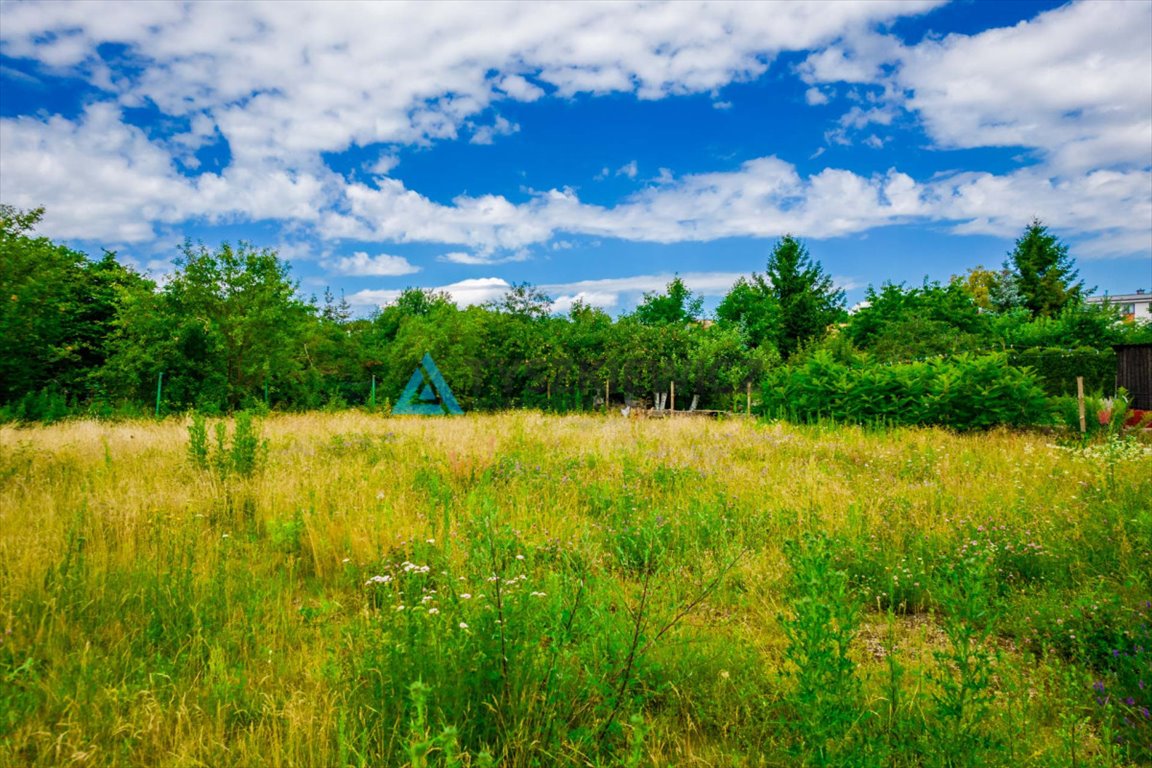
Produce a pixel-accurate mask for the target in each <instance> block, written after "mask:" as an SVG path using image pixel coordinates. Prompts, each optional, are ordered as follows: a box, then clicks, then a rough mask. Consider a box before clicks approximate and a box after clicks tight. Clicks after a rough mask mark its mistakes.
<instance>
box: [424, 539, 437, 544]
mask: <svg viewBox="0 0 1152 768" xmlns="http://www.w3.org/2000/svg"><path fill="white" fill-rule="evenodd" d="M425 543H426V544H435V543H436V539H428V540H427V541H426V542H425Z"/></svg>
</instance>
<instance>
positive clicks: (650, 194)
mask: <svg viewBox="0 0 1152 768" xmlns="http://www.w3.org/2000/svg"><path fill="white" fill-rule="evenodd" d="M935 4H936V3H935V2H934V1H932V0H930V1H926V2H916V3H913V2H900V1H899V0H896V1H893V2H880V3H836V4H819V5H813V4H799V3H789V4H768V5H761V4H755V3H740V4H731V5H721V4H687V3H668V4H647V3H614V4H610V5H605V4H583V3H580V4H577V3H559V4H555V5H552V6H550V7H549V8H548V9H547V12H541V11H540V8H539V7H538V6H534V5H528V4H521V3H505V4H474V3H458V4H451V3H436V4H418V5H416V4H412V5H407V4H400V3H381V4H368V5H362V4H344V3H328V4H315V3H303V2H300V3H288V4H283V3H265V2H249V3H192V4H176V3H131V4H123V3H113V2H108V3H100V2H96V1H95V0H75V1H74V2H66V1H64V0H58V1H54V2H24V3H5V4H3V5H0V13H2V14H3V24H0V50H2V51H3V53H4V54H5V55H6V56H9V57H12V58H14V59H30V60H34V61H35V62H36V64H37V65H38V66H39V68H40V70H42V71H37V72H36V74H37V75H44V76H45V77H49V76H52V75H60V74H64V75H68V76H74V77H81V78H86V79H87V80H88V81H89V82H90V83H92V84H93V85H95V86H96V87H97V88H98V89H101V91H100V92H101V94H102V95H100V96H99V98H104V99H106V100H105V101H103V102H98V103H95V104H92V105H90V106H88V107H87V108H86V110H85V111H84V112H83V114H82V115H80V116H79V117H77V118H76V119H74V120H68V119H65V118H63V117H60V116H37V117H31V116H25V117H7V118H3V119H0V178H3V179H4V187H5V196H6V200H5V202H9V203H12V204H15V205H19V206H22V207H32V206H34V205H38V204H45V205H46V206H47V208H48V217H47V219H46V221H45V223H44V231H45V232H46V233H50V234H51V235H52V236H55V237H69V238H99V239H106V240H111V241H115V242H142V241H147V240H149V239H150V238H153V237H155V235H156V232H157V229H159V228H164V227H167V226H174V225H177V224H179V223H181V222H184V221H187V220H189V219H193V220H207V221H212V222H215V221H222V222H237V221H246V220H247V221H254V220H262V219H274V220H282V221H286V222H290V223H291V224H293V225H300V224H303V225H306V226H307V227H309V228H313V230H314V231H315V232H316V233H318V234H319V235H320V236H321V237H326V238H332V239H355V240H361V241H365V242H431V243H440V244H445V245H448V246H455V247H458V248H459V250H453V251H451V252H450V254H447V255H446V256H445V257H444V258H446V259H447V260H448V261H452V262H455V263H473V264H481V265H490V264H495V263H498V262H499V261H502V260H510V259H512V258H513V257H514V256H515V254H518V253H523V252H524V249H525V248H527V247H529V246H532V245H536V244H541V243H547V242H549V241H550V240H552V239H553V238H554V237H556V236H557V235H561V234H564V233H571V234H578V235H586V236H593V237H613V238H622V239H628V240H635V241H645V242H662V243H663V242H680V241H705V240H711V239H717V238H723V237H736V236H751V237H775V236H778V235H780V234H782V233H784V232H791V233H794V234H798V235H801V236H805V237H814V238H822V237H835V236H842V235H847V234H853V233H859V232H863V231H866V230H868V229H869V228H872V227H876V226H884V225H888V224H894V223H901V222H907V221H940V222H946V223H949V224H951V225H952V226H954V227H955V229H956V231H959V232H995V233H998V234H1003V233H1010V232H1016V231H1018V230H1019V228H1020V227H1021V226H1022V224H1023V223H1026V222H1022V221H1020V220H1018V219H1016V218H1014V215H1012V216H1010V215H1008V214H1006V213H1005V212H1006V211H1017V212H1018V211H1022V210H1023V211H1027V212H1028V213H1029V214H1033V213H1034V214H1036V215H1040V216H1042V217H1044V218H1045V219H1046V220H1050V221H1053V222H1059V224H1060V226H1061V227H1062V228H1063V230H1064V231H1067V232H1072V233H1075V234H1078V235H1081V236H1083V237H1084V238H1086V242H1088V243H1089V244H1090V251H1091V252H1092V253H1098V254H1101V255H1105V254H1115V253H1122V252H1127V253H1133V252H1143V253H1147V248H1146V247H1145V246H1144V245H1143V244H1144V243H1146V242H1147V239H1148V232H1149V230H1150V229H1152V227H1150V226H1149V224H1150V222H1152V216H1150V215H1149V214H1148V207H1149V196H1148V189H1149V186H1150V181H1149V173H1150V170H1149V169H1150V168H1152V53H1150V48H1149V46H1148V44H1147V42H1148V40H1147V31H1148V29H1149V26H1150V25H1152V5H1150V4H1148V3H1125V2H1118V3H1108V2H1091V3H1079V4H1073V5H1069V6H1066V7H1062V8H1059V9H1056V10H1054V11H1050V12H1047V13H1044V14H1041V15H1039V16H1037V17H1036V18H1035V19H1032V20H1031V21H1028V22H1023V23H1021V24H1019V25H1016V26H1015V27H1012V28H1008V29H995V30H989V31H986V32H983V33H980V34H976V35H971V36H967V35H950V36H948V37H945V38H943V39H938V38H931V37H930V38H927V39H926V40H925V41H924V42H921V43H920V44H918V45H915V46H904V45H903V44H902V43H901V42H900V41H899V40H898V39H896V38H895V37H893V36H891V35H888V34H884V33H883V32H880V31H878V28H879V27H881V26H882V25H883V24H885V23H887V22H889V21H891V20H893V19H895V18H896V17H898V16H902V15H908V14H915V13H920V12H922V11H924V10H925V9H928V8H930V7H932V6H933V5H935ZM109 43H112V44H118V45H120V46H123V47H124V49H125V50H126V52H127V54H128V55H129V56H131V57H132V59H133V60H134V62H136V63H137V64H138V65H139V66H134V67H132V68H131V69H124V68H117V67H116V66H115V65H114V64H113V63H112V62H110V61H108V60H106V59H105V58H104V56H105V55H106V51H107V50H109V49H108V46H107V44H109ZM783 51H805V52H809V55H808V56H806V58H805V59H804V60H803V62H802V63H801V64H800V65H799V66H798V67H797V70H796V72H797V74H798V75H799V76H800V78H801V79H802V80H803V81H805V82H806V83H807V84H808V85H809V89H808V91H807V93H806V95H805V99H806V100H807V101H808V102H809V103H811V104H819V103H821V101H822V99H827V94H828V93H829V92H830V90H829V89H828V87H827V86H828V84H831V83H851V84H855V85H854V87H857V86H858V87H859V89H862V90H868V89H871V91H870V92H874V98H873V99H872V100H871V101H869V100H865V101H864V102H863V103H859V104H857V105H856V106H854V107H853V109H851V110H849V111H847V112H846V113H845V115H844V116H843V117H842V119H841V121H840V123H839V127H838V131H839V132H836V131H834V132H832V133H831V134H830V138H831V140H837V137H839V138H842V139H844V140H846V137H847V135H848V133H847V132H849V131H865V132H867V133H868V134H869V135H868V137H866V138H865V139H864V141H865V142H866V143H870V144H872V145H876V144H879V143H882V142H883V141H884V140H885V138H886V137H885V136H884V134H883V132H882V131H881V129H883V128H885V127H887V126H890V125H892V124H894V123H895V122H896V121H897V119H898V118H900V117H901V115H902V112H901V110H908V111H909V113H910V114H912V115H914V116H915V117H916V118H917V119H918V120H920V121H921V123H922V124H923V126H924V128H925V130H926V131H927V133H928V136H929V137H930V139H931V140H932V142H934V144H935V146H936V147H938V148H944V149H947V148H966V147H981V146H1022V147H1027V148H1030V149H1032V150H1034V151H1035V152H1036V155H1037V157H1038V159H1039V160H1040V164H1039V165H1038V166H1036V167H1032V168H1028V169H1025V170H1021V171H1015V172H1011V173H1001V174H987V173H968V174H951V175H946V176H944V177H941V178H932V179H920V180H916V179H913V178H912V177H910V176H909V175H907V174H906V173H904V172H902V171H901V170H900V169H897V168H893V169H890V170H888V171H886V172H883V173H878V174H871V175H861V174H858V173H854V172H851V171H849V170H844V169H836V168H826V169H824V170H822V171H819V172H817V173H813V174H809V175H801V174H800V173H799V172H798V171H797V169H796V168H795V166H793V165H792V164H790V163H788V162H786V161H784V160H782V159H780V158H777V157H760V158H754V159H751V160H748V161H747V162H745V163H744V164H743V165H741V166H740V167H738V168H737V169H735V170H728V171H724V172H718V173H697V174H689V175H677V174H675V173H674V172H673V171H670V170H668V169H661V170H660V176H659V177H657V178H656V179H654V180H653V181H652V182H651V184H650V185H649V187H648V188H646V189H644V190H641V191H639V192H637V193H635V194H633V195H632V196H630V197H627V198H624V199H622V200H620V201H618V202H616V203H615V204H613V205H608V206H598V205H591V204H588V203H586V202H584V201H582V200H581V199H580V198H579V196H578V195H577V194H576V192H575V191H573V190H571V189H567V188H559V189H552V190H548V191H545V192H539V193H533V194H532V195H531V196H530V197H529V199H528V200H526V201H524V202H519V203H513V202H512V201H510V200H509V199H507V198H506V197H503V196H500V195H485V194H479V195H461V196H459V197H456V198H454V199H452V200H450V201H448V202H437V201H433V200H432V199H430V198H429V197H427V196H425V195H424V194H421V192H420V191H418V190H414V189H410V188H408V187H407V186H406V185H405V183H404V182H403V181H402V180H400V179H398V178H394V177H393V176H392V175H390V174H393V172H394V170H395V168H396V156H395V154H394V152H395V151H396V149H397V148H398V147H402V146H405V145H413V144H422V143H428V142H432V141H437V140H441V139H453V138H459V137H460V136H461V135H463V136H464V137H465V138H467V139H468V140H470V141H473V142H477V143H485V142H488V141H494V140H495V139H496V138H497V137H498V136H500V135H506V134H508V133H511V132H514V131H515V130H516V129H517V127H518V126H516V125H515V124H514V123H512V122H511V121H509V120H508V119H506V118H503V117H501V116H499V115H496V114H495V110H496V109H498V108H499V105H500V104H501V103H507V102H508V101H525V102H528V101H534V100H538V99H541V98H546V97H559V98H566V97H570V96H573V95H576V94H581V93H590V94H604V93H611V92H617V93H628V94H633V95H634V96H636V97H638V98H641V99H656V98H662V97H665V96H669V95H676V94H685V93H712V94H715V93H718V92H719V89H721V88H722V87H723V86H725V85H727V84H729V83H732V82H736V81H741V80H747V79H750V78H754V77H757V76H759V75H761V74H762V73H763V72H764V71H766V68H767V67H768V65H769V63H770V62H771V60H772V59H773V57H774V56H776V55H777V54H779V53H781V52H783ZM875 94H879V95H875ZM142 104H149V105H154V107H155V108H156V109H159V110H160V111H161V112H162V113H164V115H166V116H168V117H172V118H178V119H180V120H187V124H188V125H189V126H190V127H189V129H188V131H187V132H186V133H185V134H181V135H176V136H173V137H169V138H167V139H154V138H149V136H147V135H146V134H145V133H144V132H143V131H142V130H140V129H139V128H136V127H134V126H132V125H130V124H128V123H127V122H126V121H125V119H124V111H123V108H125V107H130V106H139V105H142ZM216 140H219V141H221V142H224V143H226V145H227V147H228V150H229V153H230V157H231V161H230V163H229V165H228V166H227V167H225V168H224V169H222V170H221V171H219V172H218V173H203V174H200V175H197V176H194V177H189V176H186V175H184V174H183V173H181V172H180V170H178V168H177V165H176V159H180V160H181V161H182V162H184V161H188V159H189V158H190V157H191V152H193V151H194V150H195V149H196V148H198V147H200V146H203V145H204V143H205V142H208V141H216ZM376 146H384V147H388V148H389V150H388V151H387V152H382V153H381V154H380V155H379V157H378V158H377V159H376V160H375V161H374V162H373V163H372V164H371V165H370V166H368V167H367V168H365V170H367V171H368V172H369V173H370V174H371V178H370V179H369V180H368V181H352V182H349V181H347V180H346V179H344V178H343V177H341V176H340V175H338V174H336V173H334V172H333V171H332V170H331V169H330V168H329V167H328V166H327V165H326V164H325V161H324V159H323V153H326V152H340V151H344V150H347V149H349V148H350V147H361V148H365V147H376ZM619 172H622V175H624V176H627V177H628V178H634V177H635V176H636V175H637V174H638V169H637V167H636V165H635V163H629V164H628V165H625V166H624V167H623V168H621V169H620V171H619ZM606 173H608V171H607V169H606ZM1133 245H1135V246H1137V249H1136V250H1135V251H1133V250H1131V249H1132V248H1133ZM1125 249H1129V250H1127V251H1125ZM449 256H451V257H452V258H449ZM353 258H355V257H353ZM364 258H365V260H366V261H365V264H363V265H359V266H358V265H357V264H350V265H349V266H347V267H346V268H347V269H357V268H368V266H367V265H368V262H372V263H373V264H374V263H375V261H373V260H372V259H370V258H369V257H367V256H365V257H364ZM377 258H379V257H377ZM409 266H411V265H409ZM375 268H379V269H391V268H398V267H397V266H396V265H395V264H393V265H392V266H387V265H386V264H385V263H381V264H380V265H379V266H377V267H375ZM491 279H497V278H491ZM460 290H461V291H462V292H463V293H462V295H466V294H467V292H468V291H469V290H472V288H471V287H469V286H464V287H463V288H460ZM581 290H585V289H575V290H571V291H568V292H566V293H565V294H564V295H566V296H575V295H577V294H578V293H580V291H581ZM586 292H587V293H588V295H590V296H591V295H593V294H594V293H595V291H594V289H587V290H586ZM600 293H602V294H605V295H607V294H608V293H611V292H610V291H601V292H600ZM597 295H598V296H599V294H597ZM602 299H605V296H599V299H598V300H602Z"/></svg>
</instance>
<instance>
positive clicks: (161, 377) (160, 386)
mask: <svg viewBox="0 0 1152 768" xmlns="http://www.w3.org/2000/svg"><path fill="white" fill-rule="evenodd" d="M163 389H164V371H160V375H159V376H158V377H157V378H156V418H160V393H161V392H162V391H163Z"/></svg>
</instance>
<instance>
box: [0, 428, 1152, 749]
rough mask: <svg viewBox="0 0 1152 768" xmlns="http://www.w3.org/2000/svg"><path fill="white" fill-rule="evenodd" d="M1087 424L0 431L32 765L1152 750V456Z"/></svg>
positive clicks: (3, 669)
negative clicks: (1065, 438)
mask: <svg viewBox="0 0 1152 768" xmlns="http://www.w3.org/2000/svg"><path fill="white" fill-rule="evenodd" d="M190 426H191V431H190V429H189V427H190ZM1054 442H1055V438H1052V437H1046V436H1042V435H1036V434H1022V433H1013V432H990V433H982V434H967V435H956V434H951V433H948V432H944V431H939V430H933V429H898V430H891V431H883V430H868V429H861V428H854V427H840V426H834V425H812V426H806V427H792V426H786V425H780V424H763V423H755V422H752V421H748V420H730V421H719V422H716V421H706V420H697V419H680V420H661V421H656V420H653V421H646V420H626V419H622V418H619V417H616V418H602V417H592V416H572V417H546V416H541V415H539V414H534V413H511V414H504V415H494V416H468V417H464V418H456V419H431V418H430V419H420V418H403V419H396V418H393V419H388V418H382V417H375V416H370V415H366V414H358V413H336V414H308V415H298V416H275V417H270V418H268V419H266V420H264V421H263V422H262V423H259V422H248V423H245V422H244V421H242V422H241V424H240V425H239V426H237V425H235V424H232V423H228V424H225V425H223V427H222V428H221V429H220V430H217V424H216V422H215V421H214V420H208V421H207V422H203V421H199V420H197V421H191V420H186V421H181V420H174V419H169V420H166V421H163V422H159V423H157V422H123V423H118V424H101V423H96V422H70V423H62V424H56V425H52V426H47V427H33V428H27V429H17V428H14V427H0V639H2V643H0V765H13V766H25V765H27V766H56V765H64V764H73V763H75V764H80V765H140V766H145V765H147V766H186V765H212V766H224V765H228V766H232V765H235V766H245V765H253V766H257V765H259V766H264V765H272V766H281V765H282V766H361V765H363V766H369V765H370V766H378V765H409V764H410V765H414V766H440V765H445V766H446V765H460V766H476V765H502V766H534V765H541V766H543V765H572V766H577V765H581V766H584V765H593V766H599V765H603V766H608V765H732V766H760V765H763V766H784V765H851V766H871V765H875V766H965V765H973V766H977V765H979V766H985V765H993V766H994V765H1003V766H1123V765H1138V764H1142V763H1144V762H1146V761H1148V760H1149V759H1152V722H1150V721H1149V719H1148V717H1147V707H1148V706H1149V705H1150V703H1152V695H1150V693H1149V690H1150V688H1152V655H1150V654H1152V636H1150V635H1152V633H1150V630H1149V624H1150V622H1152V607H1150V605H1149V601H1150V600H1152V584H1150V574H1152V503H1150V502H1149V499H1152V457H1150V455H1149V452H1148V451H1147V450H1146V448H1147V446H1143V447H1141V446H1140V445H1139V444H1135V447H1134V446H1133V445H1131V444H1124V445H1123V446H1120V447H1116V446H1110V445H1108V444H1105V443H1102V444H1099V445H1094V446H1091V447H1090V450H1087V451H1081V450H1067V449H1063V448H1059V447H1056V446H1055V445H1053V444H1052V443H1054Z"/></svg>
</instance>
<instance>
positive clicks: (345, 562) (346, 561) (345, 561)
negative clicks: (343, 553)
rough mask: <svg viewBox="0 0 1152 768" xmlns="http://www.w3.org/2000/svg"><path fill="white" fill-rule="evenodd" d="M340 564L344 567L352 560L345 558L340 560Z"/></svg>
mask: <svg viewBox="0 0 1152 768" xmlns="http://www.w3.org/2000/svg"><path fill="white" fill-rule="evenodd" d="M340 562H342V563H344V564H345V565H347V564H348V563H350V562H352V558H350V557H346V558H344V559H343V560H341V561H340Z"/></svg>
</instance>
